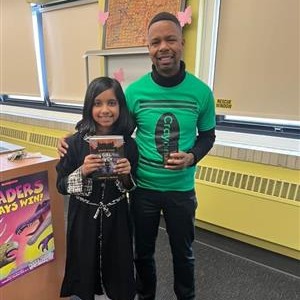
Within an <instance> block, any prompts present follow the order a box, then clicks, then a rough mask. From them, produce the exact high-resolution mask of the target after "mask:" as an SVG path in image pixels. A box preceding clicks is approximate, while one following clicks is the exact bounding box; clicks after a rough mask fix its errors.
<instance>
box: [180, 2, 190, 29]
mask: <svg viewBox="0 0 300 300" xmlns="http://www.w3.org/2000/svg"><path fill="white" fill-rule="evenodd" d="M177 19H178V20H179V23H180V26H181V27H183V26H184V25H185V24H191V23H192V7H191V6H190V5H189V6H188V7H187V8H186V9H185V10H184V11H183V12H182V11H179V12H178V13H177Z"/></svg>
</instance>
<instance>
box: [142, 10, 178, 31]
mask: <svg viewBox="0 0 300 300" xmlns="http://www.w3.org/2000/svg"><path fill="white" fill-rule="evenodd" d="M159 21H171V22H173V23H175V24H176V25H177V26H178V27H179V28H180V30H181V26H180V23H179V21H178V19H177V18H176V16H175V15H173V14H171V13H169V12H166V11H163V12H160V13H158V14H156V15H155V16H154V17H153V18H152V19H151V20H150V22H149V24H148V30H149V28H150V26H151V25H152V24H154V23H156V22H159Z"/></svg>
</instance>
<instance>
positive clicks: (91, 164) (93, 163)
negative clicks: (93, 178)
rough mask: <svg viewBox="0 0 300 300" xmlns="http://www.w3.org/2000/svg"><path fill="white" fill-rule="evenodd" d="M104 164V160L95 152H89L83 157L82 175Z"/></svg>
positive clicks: (86, 174)
mask: <svg viewBox="0 0 300 300" xmlns="http://www.w3.org/2000/svg"><path fill="white" fill-rule="evenodd" d="M102 166H104V162H103V160H102V159H101V158H99V156H98V155H97V154H89V155H87V156H86V157H85V158H84V162H83V165H82V167H81V172H82V175H83V176H84V177H86V176H88V175H89V174H91V173H93V172H94V171H97V170H98V169H99V168H100V167H102Z"/></svg>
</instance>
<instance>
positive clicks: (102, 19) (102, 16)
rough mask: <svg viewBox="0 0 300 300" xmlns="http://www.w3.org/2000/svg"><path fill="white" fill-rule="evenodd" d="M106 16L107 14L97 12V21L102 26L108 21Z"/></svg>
mask: <svg viewBox="0 0 300 300" xmlns="http://www.w3.org/2000/svg"><path fill="white" fill-rule="evenodd" d="M108 16H109V12H108V11H107V12H103V11H99V13H98V20H99V23H100V24H102V25H104V24H105V22H106V21H107V19H108Z"/></svg>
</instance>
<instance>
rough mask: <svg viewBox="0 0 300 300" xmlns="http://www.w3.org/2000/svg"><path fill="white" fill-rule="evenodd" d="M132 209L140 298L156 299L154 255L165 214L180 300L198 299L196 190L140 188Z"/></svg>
mask: <svg viewBox="0 0 300 300" xmlns="http://www.w3.org/2000/svg"><path fill="white" fill-rule="evenodd" d="M131 207H132V214H133V219H134V228H135V264H136V270H137V283H138V295H139V298H138V299H139V300H154V299H155V292H156V267H155V261H154V252H155V242H156V238H157V234H158V227H159V221H160V215H161V211H162V212H163V215H164V218H165V222H166V229H167V233H168V235H169V242H170V246H171V251H172V256H173V271H174V292H175V294H176V296H177V299H179V300H193V299H195V282H194V260H195V259H194V255H193V249H192V243H193V241H194V223H195V210H196V207H197V200H196V197H195V191H194V190H192V191H187V192H157V191H153V190H147V189H142V188H137V189H136V190H135V192H134V195H133V201H132V206H131Z"/></svg>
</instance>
